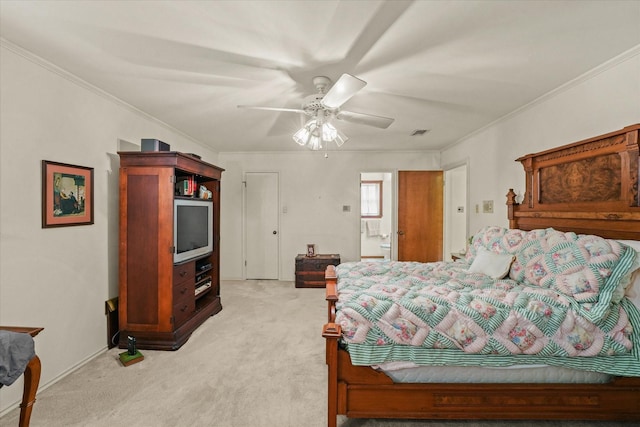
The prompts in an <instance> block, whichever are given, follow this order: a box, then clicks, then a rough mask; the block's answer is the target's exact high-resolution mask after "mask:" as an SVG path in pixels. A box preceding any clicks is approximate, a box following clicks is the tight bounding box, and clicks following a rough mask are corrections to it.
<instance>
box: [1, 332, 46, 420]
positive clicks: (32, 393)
mask: <svg viewBox="0 0 640 427" xmlns="http://www.w3.org/2000/svg"><path fill="white" fill-rule="evenodd" d="M43 329H44V328H34V327H25V326H0V330H3V331H9V332H18V333H25V334H29V335H31V336H32V337H35V336H36V335H38V334H39V333H40V332H41V331H42V330H43ZM41 370H42V366H41V364H40V358H39V357H38V355H35V356H33V359H31V360H30V361H29V363H28V364H27V367H26V368H25V370H24V389H23V391H22V403H21V404H20V422H19V424H18V426H20V427H28V426H29V421H30V420H31V410H32V409H33V404H34V403H35V402H36V392H37V391H38V384H40V372H41Z"/></svg>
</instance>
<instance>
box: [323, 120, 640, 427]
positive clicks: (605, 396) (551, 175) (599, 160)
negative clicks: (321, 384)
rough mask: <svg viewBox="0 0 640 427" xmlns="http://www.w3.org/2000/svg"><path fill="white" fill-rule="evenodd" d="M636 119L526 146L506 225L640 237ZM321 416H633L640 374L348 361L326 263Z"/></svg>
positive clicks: (639, 414) (639, 398) (638, 414)
mask: <svg viewBox="0 0 640 427" xmlns="http://www.w3.org/2000/svg"><path fill="white" fill-rule="evenodd" d="M639 132H640V124H636V125H633V126H628V127H626V128H624V129H622V130H619V131H616V132H612V133H608V134H606V135H601V136H598V137H595V138H590V139H587V140H584V141H580V142H576V143H574V144H569V145H565V146H562V147H559V148H555V149H552V150H547V151H543V152H540V153H536V154H529V155H526V156H523V157H521V158H519V159H517V161H519V162H521V163H522V165H523V166H524V169H525V172H526V189H525V194H524V197H523V202H522V203H521V204H518V203H516V199H517V196H516V194H515V193H514V191H513V190H509V193H508V194H507V206H508V217H509V227H510V228H519V229H523V230H533V229H538V228H547V227H553V228H556V229H558V230H563V231H575V232H576V233H579V234H595V235H599V236H603V237H606V238H612V239H631V240H640V201H639V197H638V184H639V179H638V175H639V168H640V165H639V161H638V151H639ZM326 282H327V289H326V299H327V302H328V319H329V320H328V323H326V324H325V325H324V328H323V331H322V336H323V337H324V338H325V339H326V361H327V365H328V371H329V375H328V425H329V427H335V426H336V425H337V416H338V415H346V416H347V417H352V418H409V419H521V420H534V419H540V420H542V419H572V420H640V403H639V402H640V378H623V377H616V378H614V379H613V380H612V381H611V382H609V383H607V384H535V383H530V384H453V383H451V384H444V383H438V384H406V383H403V384H396V383H394V382H393V381H392V380H391V379H390V378H389V377H388V376H387V375H385V374H384V373H382V372H378V371H375V370H373V369H371V368H369V367H366V366H353V365H352V364H351V359H350V357H349V354H348V353H347V352H346V351H345V350H343V349H342V348H340V346H339V339H340V335H341V330H340V325H338V324H336V323H334V321H335V310H336V308H335V304H336V301H337V300H338V296H337V278H336V273H335V267H334V266H329V267H328V268H327V271H326Z"/></svg>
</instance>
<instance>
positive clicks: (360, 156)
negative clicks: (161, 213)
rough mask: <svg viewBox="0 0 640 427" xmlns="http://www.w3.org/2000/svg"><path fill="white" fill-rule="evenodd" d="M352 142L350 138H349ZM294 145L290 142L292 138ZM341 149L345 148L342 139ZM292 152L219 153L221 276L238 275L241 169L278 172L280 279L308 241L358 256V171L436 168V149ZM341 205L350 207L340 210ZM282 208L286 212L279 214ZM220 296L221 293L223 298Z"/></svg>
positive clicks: (322, 249)
mask: <svg viewBox="0 0 640 427" xmlns="http://www.w3.org/2000/svg"><path fill="white" fill-rule="evenodd" d="M351 142H352V141H348V142H347V144H348V143H351ZM292 144H293V141H292ZM343 148H346V144H345V146H344V147H343ZM323 156H324V153H323V152H312V151H301V152H291V153H220V156H219V159H220V160H219V165H220V166H221V167H223V168H225V169H226V171H225V172H224V174H223V177H222V193H221V198H222V201H221V208H222V212H221V221H222V224H223V225H222V227H221V236H220V239H221V242H220V247H221V254H220V257H221V260H220V274H221V276H222V278H223V279H242V278H243V274H244V269H243V260H244V258H243V253H242V238H239V237H240V236H242V232H243V229H242V227H243V226H242V216H243V205H242V191H243V188H242V177H243V174H244V173H245V172H279V173H280V208H279V212H280V233H279V234H280V266H279V272H280V279H281V280H293V279H294V273H295V265H294V264H295V263H294V261H295V257H296V255H297V254H300V253H304V252H305V250H306V244H307V243H315V244H316V252H317V253H339V254H340V255H341V259H342V260H343V261H355V260H357V259H359V257H360V216H359V215H360V209H359V205H360V173H361V172H374V171H391V170H434V169H438V168H439V164H440V156H439V153H433V152H394V153H372V152H366V153H365V152H353V151H347V150H342V149H341V150H339V151H331V152H330V154H329V158H327V159H325V158H324V157H323ZM344 205H348V206H350V207H351V212H343V210H342V208H343V206H344ZM285 207H286V211H287V213H286V214H285V213H282V212H283V208H285ZM223 300H224V297H223Z"/></svg>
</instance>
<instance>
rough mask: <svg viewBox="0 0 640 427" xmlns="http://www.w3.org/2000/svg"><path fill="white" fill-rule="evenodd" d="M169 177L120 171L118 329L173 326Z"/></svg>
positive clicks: (165, 172) (143, 170)
mask: <svg viewBox="0 0 640 427" xmlns="http://www.w3.org/2000/svg"><path fill="white" fill-rule="evenodd" d="M172 175H173V169H172V168H149V167H127V168H123V169H120V192H121V198H120V233H121V234H120V236H121V238H120V283H124V284H125V286H121V290H120V307H121V308H122V309H121V310H120V313H119V314H120V322H121V329H135V330H146V331H170V330H172V328H173V325H172V323H171V317H172V310H173V303H172V292H173V290H172V275H171V274H167V272H171V271H172V269H173V253H172V251H171V247H172V246H173V191H174V190H173V187H174V184H173V181H172ZM122 326H124V328H123V327H122Z"/></svg>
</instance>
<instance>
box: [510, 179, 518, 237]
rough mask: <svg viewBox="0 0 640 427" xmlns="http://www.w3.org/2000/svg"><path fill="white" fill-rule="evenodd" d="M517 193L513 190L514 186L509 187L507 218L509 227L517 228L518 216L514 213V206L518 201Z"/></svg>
mask: <svg viewBox="0 0 640 427" xmlns="http://www.w3.org/2000/svg"><path fill="white" fill-rule="evenodd" d="M516 197H517V195H516V193H515V192H514V191H513V188H510V189H509V192H507V218H509V228H517V227H516V218H515V216H514V215H513V207H514V206H515V205H517V204H518V203H516Z"/></svg>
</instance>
